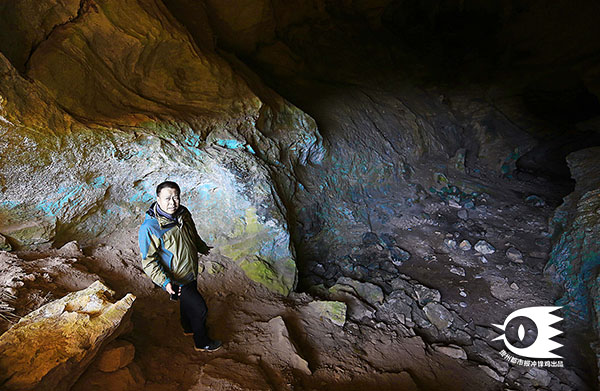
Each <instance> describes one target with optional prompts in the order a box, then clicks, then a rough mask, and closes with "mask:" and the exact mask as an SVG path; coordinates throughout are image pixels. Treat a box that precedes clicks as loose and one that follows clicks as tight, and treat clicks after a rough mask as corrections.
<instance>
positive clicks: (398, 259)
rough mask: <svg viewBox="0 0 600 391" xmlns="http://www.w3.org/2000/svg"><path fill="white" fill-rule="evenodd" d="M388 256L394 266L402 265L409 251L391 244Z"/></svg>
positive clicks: (408, 255) (408, 256) (407, 258)
mask: <svg viewBox="0 0 600 391" xmlns="http://www.w3.org/2000/svg"><path fill="white" fill-rule="evenodd" d="M390 256H391V258H392V263H393V264H394V265H396V266H402V264H403V263H404V262H406V261H408V260H409V259H410V253H409V252H408V251H406V250H404V249H402V248H400V247H398V246H393V247H392V248H391V249H390Z"/></svg>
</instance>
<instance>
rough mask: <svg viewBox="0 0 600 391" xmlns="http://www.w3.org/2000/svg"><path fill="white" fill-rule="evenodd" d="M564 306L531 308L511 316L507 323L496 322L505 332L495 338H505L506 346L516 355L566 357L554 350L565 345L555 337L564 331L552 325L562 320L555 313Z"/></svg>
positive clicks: (522, 309)
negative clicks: (556, 340)
mask: <svg viewBox="0 0 600 391" xmlns="http://www.w3.org/2000/svg"><path fill="white" fill-rule="evenodd" d="M559 308H561V307H552V306H548V307H527V308H521V309H520V310H516V311H514V312H513V313H512V314H510V315H508V317H507V318H506V320H505V321H504V324H503V325H499V324H494V325H493V326H495V327H498V328H499V329H500V330H502V331H504V334H502V335H500V336H498V337H496V338H494V339H493V340H492V341H497V340H503V341H504V345H505V346H506V347H507V348H508V349H509V350H510V351H511V352H513V353H514V354H518V355H519V356H521V357H529V358H562V357H561V356H559V355H557V354H554V353H552V352H551V351H552V350H554V349H557V348H559V347H561V346H562V344H560V343H558V342H555V341H553V340H551V339H550V338H552V337H555V336H557V335H559V334H561V333H562V331H560V330H557V329H555V328H554V327H551V325H553V324H554V323H556V322H558V321H561V320H562V318H561V317H559V316H555V315H552V314H551V312H553V311H556V310H557V309H559Z"/></svg>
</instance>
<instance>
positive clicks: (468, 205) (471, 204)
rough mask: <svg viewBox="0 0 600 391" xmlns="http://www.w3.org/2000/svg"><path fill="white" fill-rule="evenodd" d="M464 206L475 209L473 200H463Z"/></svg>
mask: <svg viewBox="0 0 600 391" xmlns="http://www.w3.org/2000/svg"><path fill="white" fill-rule="evenodd" d="M464 206H465V208H467V209H475V204H474V203H473V201H467V202H465V205H464Z"/></svg>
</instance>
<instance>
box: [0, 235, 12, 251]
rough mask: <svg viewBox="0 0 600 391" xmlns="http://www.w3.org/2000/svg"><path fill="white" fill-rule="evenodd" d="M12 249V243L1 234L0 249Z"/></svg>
mask: <svg viewBox="0 0 600 391" xmlns="http://www.w3.org/2000/svg"><path fill="white" fill-rule="evenodd" d="M11 250H12V246H11V245H10V243H8V241H7V240H6V238H5V237H4V236H2V235H0V251H11Z"/></svg>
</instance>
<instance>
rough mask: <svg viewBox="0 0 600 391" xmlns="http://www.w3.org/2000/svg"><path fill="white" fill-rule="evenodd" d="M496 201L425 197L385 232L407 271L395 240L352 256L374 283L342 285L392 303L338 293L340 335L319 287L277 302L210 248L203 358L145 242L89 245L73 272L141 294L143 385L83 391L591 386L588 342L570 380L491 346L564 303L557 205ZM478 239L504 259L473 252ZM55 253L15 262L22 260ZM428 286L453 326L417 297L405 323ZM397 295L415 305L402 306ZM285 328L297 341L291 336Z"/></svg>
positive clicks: (102, 379)
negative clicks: (528, 312)
mask: <svg viewBox="0 0 600 391" xmlns="http://www.w3.org/2000/svg"><path fill="white" fill-rule="evenodd" d="M490 192H491V191H490ZM491 193H493V195H490V194H485V195H484V196H482V197H480V198H479V199H478V202H476V203H475V205H473V207H472V208H465V207H462V206H459V205H456V204H455V203H451V202H448V200H442V199H438V198H436V197H429V198H427V201H426V202H422V203H421V204H419V205H417V206H415V208H414V209H412V210H406V211H403V213H405V215H406V216H408V217H406V216H399V217H398V218H397V220H394V219H392V220H391V221H389V222H388V224H387V225H386V227H385V232H386V233H387V234H388V238H389V237H393V238H394V244H393V246H396V247H400V248H402V249H404V250H406V251H408V252H409V253H410V254H411V256H410V258H409V259H407V260H406V259H405V260H402V261H399V260H398V259H393V257H390V249H389V248H386V244H385V243H384V242H385V241H381V240H379V241H378V240H372V239H373V235H371V236H368V237H369V238H370V239H369V240H367V241H363V242H362V243H358V244H357V245H356V246H354V247H352V246H349V247H348V249H349V250H348V251H349V257H350V259H353V262H355V263H356V265H365V268H364V269H362V270H363V271H364V270H366V271H367V272H366V274H365V273H364V272H362V273H361V269H360V268H359V269H356V268H353V271H350V272H348V273H345V274H344V275H343V277H344V278H347V279H352V280H353V281H355V282H359V283H372V284H373V285H374V286H380V287H381V288H382V292H383V293H384V295H383V297H381V298H379V299H378V300H379V302H377V300H375V301H373V300H369V297H366V296H363V297H361V295H360V294H357V292H354V293H353V294H348V292H345V293H344V292H342V294H341V296H340V295H338V296H337V297H335V295H332V296H334V297H331V296H330V297H329V298H334V299H336V300H342V301H344V302H346V304H347V305H348V310H347V316H346V322H345V324H344V325H343V326H340V325H336V324H334V323H333V322H332V321H331V320H330V319H328V318H327V317H326V316H323V314H322V313H318V312H315V311H314V309H313V308H312V307H311V306H310V304H309V303H311V302H313V301H315V300H319V299H325V298H327V297H326V296H327V295H325V296H323V295H322V292H321V293H320V292H319V290H314V291H311V292H310V293H298V292H293V293H291V294H290V295H289V296H288V297H283V296H281V295H278V294H275V293H273V292H271V291H269V290H268V289H266V288H265V287H263V286H262V285H260V284H258V283H255V282H253V281H251V280H249V279H248V278H247V277H246V276H245V274H244V273H243V272H242V271H241V269H240V268H239V267H238V266H236V264H235V263H234V262H233V261H231V260H230V259H228V258H226V257H223V256H221V255H220V254H219V252H218V249H214V250H213V252H212V253H211V255H209V256H207V257H205V258H204V259H203V261H204V270H203V272H202V273H201V274H200V277H199V290H200V291H201V292H202V294H203V296H204V297H205V300H206V302H207V304H208V307H209V317H208V325H209V328H210V330H211V336H212V337H213V338H217V339H220V340H222V341H223V342H224V346H223V348H222V349H220V350H219V351H217V352H214V353H199V352H195V351H194V349H193V341H192V339H191V337H186V336H184V335H183V333H182V330H181V328H180V326H179V314H178V311H179V309H178V304H177V303H174V302H172V301H170V300H169V299H168V295H167V294H166V293H165V292H164V291H162V290H161V289H159V288H157V287H155V286H154V285H153V284H152V283H151V282H150V280H149V279H148V278H147V277H146V276H145V275H144V273H143V272H142V270H141V265H140V262H139V255H138V249H137V240H136V239H137V233H136V232H135V231H127V232H119V233H118V234H115V235H114V236H112V237H109V238H106V239H105V240H103V242H102V243H98V244H95V245H93V246H89V247H86V248H85V249H84V252H85V256H83V257H81V258H80V259H78V260H77V264H79V265H81V267H83V268H84V269H86V270H88V271H89V272H91V273H94V274H96V275H98V276H100V277H101V278H103V279H104V280H105V281H106V282H107V283H108V285H109V286H110V287H111V288H112V289H114V290H115V291H116V293H117V296H118V297H121V296H123V295H124V294H125V293H127V292H132V293H133V294H135V295H136V296H137V300H136V302H135V304H134V311H133V315H132V320H133V330H132V331H130V332H129V333H127V334H125V335H124V336H122V337H121V338H123V339H126V340H128V341H130V342H132V343H133V344H134V346H135V349H136V354H135V359H134V361H133V363H132V364H130V367H135V370H134V372H138V373H140V374H141V375H142V377H143V379H145V382H144V383H143V385H141V384H139V383H138V384H129V385H124V383H123V379H118V378H116V377H110V376H106V375H102V374H101V373H100V372H99V371H98V369H97V368H96V367H95V366H94V365H92V366H90V368H88V370H87V371H86V372H85V373H84V375H83V376H82V377H81V378H80V379H79V381H78V382H77V383H76V384H75V386H74V387H73V390H110V389H131V390H134V389H144V390H209V389H210V390H232V389H240V390H252V389H256V390H263V389H273V390H366V389H377V390H417V389H418V390H435V389H445V390H501V389H515V390H534V389H547V390H575V389H577V390H585V389H588V388H586V386H585V383H588V384H589V382H590V380H589V379H587V378H586V376H590V377H591V375H590V374H589V373H588V374H586V373H581V372H580V371H576V368H586V365H587V364H586V357H588V356H587V355H586V354H588V352H586V351H585V349H580V348H575V347H574V346H587V345H585V342H583V343H584V345H582V339H581V338H583V337H582V336H580V335H577V336H575V335H572V334H571V335H566V336H565V337H566V338H563V339H561V340H560V342H561V343H563V344H565V345H566V348H563V349H562V350H561V351H560V352H561V353H563V354H564V356H565V367H566V368H564V369H561V368H548V369H545V368H544V369H541V368H539V369H537V368H525V367H523V366H518V365H511V364H508V363H507V362H505V361H504V360H503V359H502V357H501V356H500V354H499V351H500V350H501V349H502V343H501V342H499V341H496V342H491V339H493V338H494V337H496V336H497V335H498V330H496V329H494V328H493V327H492V325H491V324H492V323H502V322H503V321H504V319H505V318H506V316H507V315H508V314H510V313H511V312H512V311H514V310H516V309H518V308H522V307H527V306H533V305H553V303H554V300H556V298H557V297H558V296H559V294H560V292H559V291H557V290H556V289H555V288H553V286H552V285H551V284H550V282H549V281H548V280H547V279H546V278H545V277H544V274H543V268H544V265H545V264H546V262H547V259H548V253H549V251H550V242H549V233H548V227H547V221H548V217H549V216H550V214H551V212H552V207H551V206H548V205H545V204H544V205H542V204H538V205H537V206H536V205H535V204H532V203H529V204H528V203H526V202H523V195H524V194H528V193H529V192H515V191H502V192H491ZM423 213H425V214H423ZM419 216H420V217H419ZM417 217H418V218H417ZM407 222H410V224H408V223H407ZM379 233H381V232H379ZM381 236H382V235H380V237H381ZM463 240H468V241H469V245H470V246H471V247H472V248H470V249H469V248H468V246H467V247H465V243H463V246H462V248H461V242H463ZM479 240H485V241H486V242H488V243H489V244H491V245H492V246H493V247H494V248H495V251H494V252H493V253H491V254H482V253H481V252H479V251H477V250H475V249H474V247H475V244H476V243H477V242H478V241H479ZM393 246H392V247H393ZM511 248H515V249H518V250H519V252H518V253H515V252H514V250H511V251H508V250H509V249H511ZM507 251H508V252H509V253H511V252H512V255H511V257H509V256H508V254H507ZM515 254H516V255H515ZM518 254H521V255H520V256H519V255H518ZM47 255H51V254H45V253H43V252H42V253H31V252H29V253H28V252H20V253H19V256H20V257H21V258H23V259H28V258H29V259H35V258H40V257H43V256H47ZM509 258H512V260H511V259H509ZM370 264H376V269H375V270H373V269H369V267H368V266H369V265H370ZM357 270H358V271H357ZM382 270H383V271H386V270H387V272H386V273H384V272H382ZM371 272H372V273H371ZM390 272H391V273H392V274H393V275H394V279H393V280H389V279H388V278H387V277H386V276H388V275H389V273H390ZM421 284H422V285H423V286H425V287H426V288H423V289H424V290H421V292H428V293H427V294H431V292H435V291H436V290H437V291H439V293H440V294H441V297H440V299H439V300H438V301H439V304H441V305H442V306H443V307H444V308H445V309H446V310H447V314H446V316H447V317H449V318H450V319H445V320H449V322H447V323H448V325H442V326H440V325H439V322H438V324H436V325H434V324H433V323H436V322H435V320H434V318H435V314H434V315H433V316H432V317H429V315H428V316H427V317H425V316H422V317H420V318H419V316H418V315H416V314H417V313H421V314H423V312H422V311H421V310H420V309H419V308H416V307H415V306H417V304H418V305H421V304H424V303H417V304H415V302H414V300H413V302H412V304H411V305H413V312H412V319H411V320H410V321H407V319H408V318H399V317H398V316H397V315H398V313H399V312H401V310H402V309H403V308H405V305H406V304H407V302H408V301H409V300H412V299H410V298H409V297H408V296H406V295H404V293H406V292H409V291H411V290H412V291H418V290H419V289H421V288H420V287H421ZM429 288H431V289H429ZM403 292H404V293H403ZM338 293H339V292H338ZM402 295H404V296H402ZM319 296H321V297H320V298H319ZM398 297H401V298H402V297H403V298H405V299H406V300H407V302H404V303H402V300H400V303H399V302H398V300H397V299H398ZM394 300H395V301H394ZM417 301H418V300H417ZM40 304H41V303H40ZM442 310H443V309H442ZM415 311H416V312H415ZM444 312H445V311H444ZM406 314H407V317H408V316H409V314H410V309H409V310H408V312H407V313H406ZM440 319H442V320H444V319H443V316H442V317H441V318H440ZM440 319H437V320H438V321H439V320H440ZM282 324H283V325H284V329H286V330H287V334H289V335H283V334H282V333H281V327H280V326H281V325H282ZM278 325H279V326H278ZM278 327H279V328H278ZM590 368H592V367H590ZM591 372H592V371H591V370H590V373H591Z"/></svg>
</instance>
